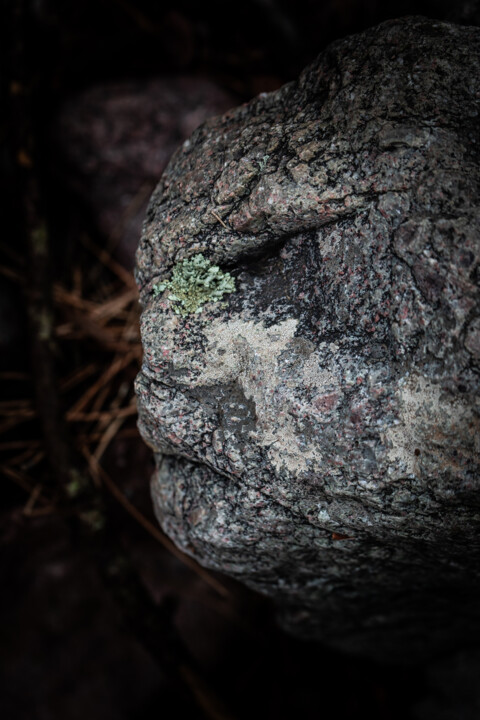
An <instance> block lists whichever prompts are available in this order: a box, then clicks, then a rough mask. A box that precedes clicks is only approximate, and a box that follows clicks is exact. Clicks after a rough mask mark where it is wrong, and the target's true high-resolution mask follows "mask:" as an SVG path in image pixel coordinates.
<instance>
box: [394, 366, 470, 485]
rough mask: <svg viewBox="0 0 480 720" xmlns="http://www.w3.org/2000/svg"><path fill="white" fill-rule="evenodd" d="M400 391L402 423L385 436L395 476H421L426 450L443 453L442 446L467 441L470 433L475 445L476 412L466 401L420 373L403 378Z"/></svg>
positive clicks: (399, 409)
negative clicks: (420, 458) (421, 460)
mask: <svg viewBox="0 0 480 720" xmlns="http://www.w3.org/2000/svg"><path fill="white" fill-rule="evenodd" d="M396 395H397V399H398V424H396V425H392V426H391V427H389V428H387V429H386V430H385V432H384V433H383V437H382V440H383V442H384V444H385V447H386V448H387V452H386V458H387V462H388V470H387V472H388V476H389V477H390V478H391V479H392V480H396V479H400V478H404V477H411V478H414V477H419V475H420V471H419V459H418V458H419V457H420V456H423V455H424V454H425V453H427V454H433V455H438V456H440V455H441V454H443V453H442V450H441V448H442V447H444V446H445V447H447V446H449V445H450V446H451V445H455V444H456V442H457V441H458V442H459V443H460V444H461V445H464V444H465V439H466V438H467V437H469V436H471V440H472V445H475V437H474V435H473V432H474V431H472V427H474V425H475V423H474V422H473V421H474V414H473V411H472V408H471V407H469V406H468V405H467V402H466V401H465V402H463V401H462V400H461V399H459V398H454V397H452V396H451V395H450V394H447V393H446V392H444V391H443V390H442V388H441V386H440V385H438V384H436V383H434V382H432V381H431V380H429V379H428V378H425V377H423V376H421V375H418V374H412V375H409V376H407V377H405V378H403V379H402V380H401V381H400V384H399V388H398V391H397V394H396ZM466 400H468V401H469V402H470V398H467V399H466ZM477 440H478V439H477ZM476 444H478V442H477V443H476ZM479 449H480V448H477V452H478V450H479Z"/></svg>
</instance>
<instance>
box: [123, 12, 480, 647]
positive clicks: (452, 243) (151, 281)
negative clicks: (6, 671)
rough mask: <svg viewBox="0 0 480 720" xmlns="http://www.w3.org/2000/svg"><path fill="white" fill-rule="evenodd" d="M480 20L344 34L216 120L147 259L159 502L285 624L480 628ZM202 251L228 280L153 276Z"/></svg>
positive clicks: (336, 635)
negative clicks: (175, 300) (161, 288)
mask: <svg viewBox="0 0 480 720" xmlns="http://www.w3.org/2000/svg"><path fill="white" fill-rule="evenodd" d="M479 108H480V30H478V29H476V28H473V27H457V26H454V25H447V24H443V23H440V22H436V21H432V20H425V19H422V18H409V19H402V20H397V21H392V22H388V23H385V24H382V25H380V26H379V27H376V28H373V29H371V30H368V31H367V32H365V33H362V34H360V35H356V36H354V37H350V38H347V39H345V40H342V41H340V42H337V43H335V44H334V45H332V46H330V47H329V48H328V49H327V50H326V51H325V52H324V53H322V54H321V55H320V56H319V57H318V59H317V60H316V61H315V62H314V63H313V64H312V65H311V66H310V67H308V68H307V69H306V70H305V71H304V72H303V73H302V75H301V77H300V78H299V80H298V81H296V82H293V83H290V84H288V85H286V86H285V87H283V88H282V89H280V90H279V91H277V92H275V93H272V94H265V95H261V96H260V97H258V98H256V99H255V100H253V101H252V102H250V103H249V104H247V105H244V106H241V107H239V108H237V109H235V110H233V111H230V112H228V113H227V114H225V115H223V116H222V117H219V118H215V119H213V120H210V121H207V123H206V124H204V125H203V126H202V127H201V128H200V129H198V130H197V131H196V132H195V133H194V134H193V135H192V137H191V138H190V139H189V140H187V141H186V142H185V144H184V145H183V147H182V148H181V149H180V150H179V151H178V152H177V153H176V154H175V156H174V157H173V159H172V161H171V162H170V164H169V166H168V168H167V170H166V171H165V173H164V175H163V176H162V179H161V181H160V183H159V185H158V187H157V189H156V190H155V192H154V194H153V196H152V199H151V202H150V207H149V210H148V213H147V218H146V221H145V224H144V231H143V237H142V241H141V244H140V247H139V250H138V253H137V279H138V283H139V287H140V290H141V299H142V303H143V308H144V311H143V318H142V337H143V344H144V349H145V357H144V365H143V368H142V371H141V373H140V374H139V376H138V379H137V385H136V388H137V396H138V404H139V412H140V421H139V425H140V430H141V432H142V435H143V436H144V438H145V440H146V442H147V443H148V444H149V445H150V446H151V447H152V448H153V449H154V451H155V456H156V461H157V471H156V473H155V475H154V478H153V484H152V492H153V499H154V503H155V507H156V512H157V515H158V518H159V521H160V523H161V525H162V527H163V528H164V530H165V531H166V532H167V533H168V534H169V535H170V536H171V537H172V538H173V539H174V540H175V542H176V543H177V544H178V545H179V546H180V547H181V548H182V549H183V550H185V552H187V553H189V554H191V555H193V556H194V557H195V558H197V559H198V560H199V561H200V562H201V563H202V564H204V565H206V566H207V567H210V568H215V569H218V570H221V571H223V572H225V573H228V574H230V575H232V576H234V577H235V578H237V579H239V580H241V581H242V582H244V583H246V584H247V585H249V586H250V587H253V588H255V589H257V590H259V591H260V592H262V593H266V594H268V595H270V596H272V597H273V598H274V599H275V600H276V602H277V605H278V608H279V615H280V617H281V619H282V622H283V623H284V625H285V627H287V628H288V629H289V630H291V631H292V632H295V633H297V634H299V635H303V636H305V637H314V638H317V639H321V640H323V641H325V642H328V643H331V644H332V645H334V646H336V647H339V648H343V649H345V650H348V651H352V652H360V653H367V654H370V655H372V656H375V657H382V658H387V659H391V660H399V661H403V660H408V659H412V660H417V659H418V658H419V657H420V656H422V655H428V654H429V653H433V652H435V651H436V650H438V649H445V648H449V647H451V646H453V645H455V644H458V643H460V644H461V642H462V641H463V640H462V639H463V638H465V637H468V638H469V639H471V638H472V637H473V636H474V635H475V633H477V635H478V633H479V630H480V617H479V606H480V592H479V591H480V578H479V574H480V572H479V569H480V563H479V560H480V552H479V549H480V541H479V533H478V531H479V525H480V493H479V489H480V479H479V442H480V433H479V411H480V397H479V389H480V388H479V360H480V302H479V301H480V294H479V285H478V278H479V270H478V263H479V257H480V203H479V197H480V193H479V190H480V188H479V185H480V183H479V181H480V164H479V150H480V147H479V136H480V132H479V130H480V125H479ZM200 252H201V253H203V254H204V255H205V257H207V258H209V259H210V260H211V261H212V262H215V263H218V264H219V266H220V267H221V268H222V270H225V271H228V272H230V273H231V274H232V275H233V276H234V278H235V282H236V288H237V289H236V291H235V292H234V293H232V294H230V295H228V296H225V302H224V303H208V304H207V305H205V306H204V309H203V311H202V312H200V313H198V314H195V315H191V316H187V317H182V316H179V315H178V314H175V313H174V312H173V309H172V305H171V302H170V301H169V300H168V298H167V295H166V294H165V293H163V294H162V293H159V294H158V295H157V296H155V295H154V292H153V289H154V286H155V284H156V283H159V282H161V281H165V280H167V279H168V278H169V277H170V276H171V273H172V269H173V267H174V266H175V264H176V263H177V262H178V261H180V260H182V259H183V258H188V257H191V256H193V255H195V254H198V253H200Z"/></svg>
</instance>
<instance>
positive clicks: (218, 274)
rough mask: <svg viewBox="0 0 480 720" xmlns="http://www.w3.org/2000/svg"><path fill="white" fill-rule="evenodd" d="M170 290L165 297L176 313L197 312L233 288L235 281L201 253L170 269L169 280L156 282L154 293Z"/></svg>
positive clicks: (232, 290) (158, 293) (183, 314)
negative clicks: (171, 270)
mask: <svg viewBox="0 0 480 720" xmlns="http://www.w3.org/2000/svg"><path fill="white" fill-rule="evenodd" d="M165 290H169V293H168V295H167V299H168V300H170V301H171V302H172V304H173V310H174V312H175V313H176V314H177V315H182V316H185V315H188V314H190V313H200V312H201V311H202V306H203V305H204V304H205V303H207V302H218V301H219V300H221V299H222V297H223V296H224V295H225V294H226V293H231V292H234V291H235V280H234V278H233V277H232V276H231V275H230V273H228V272H223V270H221V269H220V268H219V267H218V265H213V263H211V262H210V260H208V259H207V258H205V257H204V256H203V255H202V253H199V254H198V255H194V256H193V257H191V258H187V259H186V260H182V261H181V262H179V263H177V265H175V267H174V268H173V272H172V277H171V278H170V280H165V281H163V282H160V283H157V284H156V285H155V286H154V288H153V292H154V294H155V295H160V293H163V292H164V291H165Z"/></svg>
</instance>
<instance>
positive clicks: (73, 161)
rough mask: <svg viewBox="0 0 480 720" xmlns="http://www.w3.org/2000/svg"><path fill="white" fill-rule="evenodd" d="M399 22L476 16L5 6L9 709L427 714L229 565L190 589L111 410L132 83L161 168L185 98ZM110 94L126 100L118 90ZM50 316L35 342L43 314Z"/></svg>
mask: <svg viewBox="0 0 480 720" xmlns="http://www.w3.org/2000/svg"><path fill="white" fill-rule="evenodd" d="M466 5H468V3H467V4H466ZM466 5H465V7H466ZM471 5H472V7H473V5H475V4H474V3H473V4H472V3H471ZM462 13H463V14H462ZM406 14H423V15H427V16H430V17H436V18H440V19H445V18H454V19H456V20H460V21H461V20H465V19H466V20H468V19H469V18H470V20H471V21H472V22H473V20H474V15H475V8H473V10H472V11H471V14H470V16H469V15H468V12H467V11H465V12H464V6H462V5H461V4H458V3H452V2H449V0H442V1H436V2H435V1H434V0H431V1H430V2H428V1H423V2H410V1H408V0H404V1H400V0H394V1H393V2H390V3H385V2H381V1H380V0H328V1H327V0H326V1H324V2H322V1H321V0H317V1H316V2H315V1H314V0H296V1H295V2H290V1H288V0H283V1H281V0H245V1H244V2H241V3H240V2H230V3H226V2H221V1H220V0H217V1H212V0H205V1H204V2H201V3H200V2H194V1H193V0H191V1H188V0H177V1H176V2H154V1H153V0H142V1H140V0H137V1H135V0H131V1H129V0H95V1H94V0H83V2H72V1H71V0H35V1H34V0H31V1H27V0H18V1H17V2H14V1H13V0H12V1H11V2H6V1H5V0H4V2H3V6H2V15H3V21H2V31H1V32H2V48H1V50H2V69H3V70H4V72H3V73H2V99H3V102H2V106H3V108H5V112H4V113H2V119H1V125H0V130H1V137H2V157H1V164H2V185H1V188H0V192H1V194H2V203H1V205H2V208H1V212H2V217H1V227H2V233H1V241H0V253H1V254H0V271H1V274H0V387H1V396H0V454H1V455H0V470H1V471H2V486H1V487H2V500H3V502H2V504H1V505H2V509H1V511H0V547H1V560H0V571H1V576H0V578H1V595H0V613H1V614H0V617H1V624H0V663H1V665H2V672H1V676H0V712H1V716H2V718H5V720H17V719H19V720H56V719H57V718H58V719H60V718H62V720H76V719H77V718H78V719H80V718H82V720H83V719H84V718H88V719H89V720H97V719H98V720H100V719H101V720H109V719H110V718H112V719H115V720H127V719H133V718H135V719H136V720H149V719H150V718H153V717H160V716H164V717H173V716H174V715H175V717H177V716H181V717H189V718H197V717H198V718H204V717H206V718H228V717H230V718H238V719H241V718H247V717H248V718H270V717H272V718H273V717H275V718H291V717H299V718H306V719H308V718H323V717H335V718H337V719H340V718H346V719H347V718H358V717H360V716H365V717H368V718H370V719H371V720H375V719H377V718H378V719H379V720H380V719H382V720H387V719H389V720H392V719H394V718H402V719H407V718H410V717H412V718H413V717H414V714H413V713H414V708H415V707H426V706H427V705H428V704H429V703H430V704H432V703H433V705H435V702H436V701H435V693H437V695H438V687H437V689H435V687H434V683H433V685H432V683H431V671H430V666H426V665H422V666H418V665H417V664H416V663H415V658H412V665H411V666H408V667H396V666H388V665H387V664H385V665H382V666H380V665H378V664H376V663H373V662H371V661H369V660H366V659H361V658H360V659H358V658H350V657H346V656H343V655H340V654H338V653H336V652H334V651H332V650H331V649H329V648H326V647H323V646H321V645H319V644H317V643H305V642H300V641H297V640H295V639H293V638H289V637H287V636H286V635H284V634H283V633H282V632H281V631H280V630H279V629H278V628H277V627H276V625H275V622H274V617H273V612H272V608H271V607H270V605H269V603H268V602H266V601H265V600H264V599H262V598H260V597H257V596H255V595H253V594H251V593H249V592H247V591H245V590H244V589H242V588H240V587H238V586H236V585H235V584H234V583H232V582H230V581H229V580H227V579H225V578H213V577H212V576H208V577H209V578H210V580H209V581H207V582H206V581H205V578H204V576H203V575H202V574H201V571H200V570H199V569H198V568H190V567H187V566H186V565H185V564H184V562H182V560H181V559H179V558H178V557H176V556H174V554H173V553H172V552H171V549H170V548H169V547H167V546H165V545H162V542H161V541H160V540H159V533H158V530H156V525H155V520H154V518H153V516H152V511H151V507H150V499H149V490H148V479H149V475H150V474H151V471H152V461H151V457H150V452H149V450H148V448H146V447H145V446H144V445H143V443H142V441H141V440H140V439H139V437H138V435H137V432H136V429H135V417H134V413H133V412H132V413H130V414H129V409H130V408H131V407H132V402H133V400H132V382H133V379H134V377H135V374H136V372H137V369H138V363H139V362H140V359H141V350H140V346H139V339H138V307H137V305H136V301H135V299H134V298H132V297H131V294H132V292H134V291H133V290H132V285H131V283H130V282H129V272H130V270H131V266H132V262H133V260H132V242H133V244H135V238H136V237H137V236H136V233H137V231H138V222H139V220H138V222H137V220H136V215H135V213H136V214H137V215H140V214H141V211H142V207H143V206H142V203H144V202H145V201H146V197H145V198H143V197H140V202H139V204H138V203H137V205H138V206H136V207H135V208H134V210H132V211H131V212H130V210H129V208H130V209H131V207H132V205H134V204H135V202H136V198H137V195H136V193H137V190H138V189H140V190H141V189H142V188H143V191H144V190H145V187H146V189H147V195H148V192H149V191H150V189H151V186H153V185H152V183H153V182H154V180H155V179H156V177H157V175H155V173H156V172H157V171H156V170H155V169H154V170H152V168H149V170H148V172H147V170H145V167H144V165H143V164H142V163H141V162H137V159H138V157H139V155H141V153H142V152H144V148H145V145H146V146H147V147H148V146H149V143H150V144H152V143H154V142H157V141H158V137H159V133H160V130H159V129H158V127H157V126H155V127H150V126H149V123H148V117H146V116H145V111H142V107H143V108H144V109H145V107H146V106H147V104H148V103H147V95H148V92H149V90H148V87H149V86H148V82H150V81H154V82H157V80H158V79H159V78H160V79H161V80H160V82H161V83H166V84H165V85H160V86H159V87H157V91H156V92H157V93H159V97H158V101H157V99H155V103H157V102H158V103H159V104H161V103H162V93H164V102H165V107H166V108H168V112H167V110H166V111H165V116H164V118H163V120H162V122H163V125H162V127H161V133H163V135H162V138H163V137H164V140H162V142H164V145H163V146H162V147H163V150H162V151H160V150H159V151H158V152H159V155H158V174H159V172H160V170H161V167H162V166H163V165H164V162H165V161H166V159H167V157H168V155H169V154H170V153H171V152H172V151H173V150H174V148H175V147H176V145H178V144H179V143H180V142H181V141H182V140H183V139H184V137H185V136H186V134H188V132H189V131H190V130H191V129H193V127H190V124H192V123H193V125H194V124H195V123H194V120H195V117H196V116H195V117H194V118H193V120H192V118H191V116H192V113H193V114H195V112H197V109H198V108H201V112H200V111H199V115H198V118H200V119H202V118H203V117H204V116H206V115H208V114H209V113H211V112H214V110H215V108H216V111H217V112H219V111H220V110H221V109H226V107H228V105H229V104H231V105H237V104H240V103H242V102H246V101H248V100H249V99H250V98H252V97H254V96H255V95H256V94H258V93H260V92H264V91H270V90H274V89H276V88H278V87H280V86H281V85H282V84H283V83H285V82H287V81H289V80H291V79H294V78H295V77H296V76H297V75H298V73H299V72H300V71H301V69H302V68H303V67H304V66H305V65H307V64H308V63H309V62H311V61H312V60H313V59H314V58H315V56H316V55H317V54H318V53H319V52H321V50H322V49H323V48H325V47H326V46H327V45H328V43H330V42H331V41H333V40H335V39H338V38H341V37H344V36H345V35H348V34H351V33H354V32H358V31H361V30H362V29H365V28H367V27H370V26H372V25H375V24H377V23H379V22H381V21H383V20H385V19H388V18H393V17H399V16H402V15H406ZM205 82H206V83H207V84H206V85H203V84H202V83H205ZM92 88H93V89H94V95H91V92H92ZM127 96H128V97H127ZM119 97H123V98H125V97H127V100H126V101H125V102H123V104H122V103H120V104H118V105H116V104H115V102H116V100H117V99H118V98H119ZM106 99H108V100H109V103H110V104H109V103H106ZM122 113H123V114H125V116H128V121H127V120H126V121H125V123H123V115H122ZM142 113H143V114H142ZM202 113H203V115H202ZM107 115H108V122H109V123H110V125H108V127H107V130H109V132H107V135H106V139H105V141H103V140H102V139H101V138H102V137H103V136H102V135H101V132H100V130H101V131H102V132H103V130H104V124H105V119H106V118H107ZM187 117H188V118H190V120H188V122H186V120H185V118H187ZM132 118H133V119H132ZM102 123H103V124H102ZM122 123H123V124H122ZM189 123H190V124H189ZM99 128H100V130H99ZM119 128H120V130H121V132H120V130H119ZM117 130H118V132H119V135H118V138H117V139H115V137H113V136H114V135H115V132H117ZM99 133H100V134H99ZM161 133H160V134H161ZM97 136H98V137H97ZM99 137H100V140H99V139H98V138H99ZM112 153H113V154H112ZM162 153H163V154H162ZM112 158H113V159H112ZM132 168H135V171H134V170H133V169H132ZM142 173H143V174H144V175H142ZM153 175H155V177H153ZM132 188H133V189H132ZM144 194H145V193H144ZM137 199H138V198H137ZM105 208H107V209H108V213H107V212H106V210H105ZM139 208H140V209H139ZM117 209H118V215H119V218H120V221H119V223H118V224H117V225H115V223H114V222H113V221H112V219H111V217H112V215H113V216H115V213H116V212H117ZM125 209H126V210H127V213H126V214H125ZM129 213H130V214H129ZM132 218H133V220H132ZM130 220H132V223H133V224H131V225H129V224H128V223H129V222H130ZM112 223H113V224H112ZM135 223H137V224H135ZM39 228H40V230H41V233H43V235H42V237H43V236H45V237H44V238H43V239H44V241H45V242H44V246H45V245H46V248H47V249H46V250H45V247H43V246H42V247H43V250H42V249H41V251H40V252H39V246H38V243H37V244H35V238H37V240H38V232H39ZM132 237H133V241H132ZM128 293H130V295H128ZM123 299H124V301H123ZM112 301H115V302H114V305H113V309H111V310H109V308H111V307H112V306H111V305H109V303H111V302H112ZM115 303H117V304H116V305H115ZM46 310H48V312H49V313H50V314H51V318H52V327H53V330H52V332H51V334H50V335H49V337H48V338H47V341H46V340H45V338H44V337H43V335H42V333H41V332H40V331H39V327H40V326H39V322H38V316H39V315H42V312H43V311H46ZM109 313H110V314H109ZM99 318H100V320H99ZM102 318H103V319H102ZM105 318H106V319H105ZM126 353H127V356H128V358H127V359H128V362H127V361H126V362H125V363H123V365H122V358H125V354H126ZM128 353H130V355H131V357H130V355H128ZM115 363H117V365H115ZM112 366H113V369H112V371H111V373H110V377H109V379H108V381H105V379H104V373H105V370H106V369H108V368H112ZM102 377H103V380H102ZM85 397H87V400H85ZM82 403H83V405H82ZM79 407H81V408H83V410H84V411H85V412H86V413H87V414H85V413H84V415H83V416H82V415H81V412H80V411H78V408H79ZM75 408H77V415H76V416H75ZM119 410H124V411H125V415H124V420H122V421H121V423H118V422H117V424H116V425H115V422H116V420H117V418H118V417H119V416H118V412H119ZM87 411H88V412H87ZM79 412H80V414H79ZM88 413H90V415H88ZM94 413H97V415H96V416H95V417H93V415H94ZM102 413H103V415H102ZM97 416H98V417H97ZM122 417H123V416H122ZM72 418H73V419H72ZM75 418H76V419H75ZM117 425H118V427H117ZM109 428H112V431H111V433H110V435H108V433H109ZM64 430H65V436H64ZM106 433H107V435H108V437H107V436H106ZM105 438H107V439H105ZM102 442H103V443H104V447H103V446H102V447H103V451H102V452H101V453H100V451H99V443H100V444H101V443H102ZM64 451H65V452H66V454H64V455H62V453H64ZM95 453H97V457H98V456H99V461H98V462H96V461H95V457H94V459H93V460H92V455H93V456H95ZM67 456H68V457H67ZM72 468H73V469H75V470H78V472H79V473H80V474H81V475H82V478H83V479H82V480H81V481H79V482H78V484H79V487H80V486H81V487H80V490H78V487H77V485H75V483H76V482H77V480H75V478H74V476H73V475H72ZM122 498H123V500H122ZM135 509H136V510H137V511H140V512H141V513H142V515H141V516H139V515H138V512H137V513H136V512H135ZM215 581H218V582H220V583H221V589H220V592H219V591H218V589H215V587H213V585H214V584H215ZM125 588H126V589H127V590H128V592H127V591H126V590H125ZM406 591H408V589H406ZM429 678H430V679H429ZM455 692H456V691H455V690H454V691H453V693H454V694H455ZM467 694H468V693H467ZM432 698H433V700H432ZM438 702H439V703H441V705H442V707H443V708H445V704H448V703H449V702H450V703H453V707H454V703H455V699H453V700H452V699H451V698H450V699H448V693H447V694H446V695H445V696H444V698H443V699H441V700H438ZM432 712H433V714H432V717H434V716H435V713H436V712H437V711H435V710H433V711H432ZM453 712H454V715H451V716H449V717H458V718H460V719H461V718H462V717H464V715H462V712H463V711H462V710H461V709H459V710H458V712H457V713H456V714H455V710H453ZM422 717H427V715H422ZM428 717H430V716H428ZM445 717H446V716H445ZM465 717H467V715H465ZM472 717H473V716H472Z"/></svg>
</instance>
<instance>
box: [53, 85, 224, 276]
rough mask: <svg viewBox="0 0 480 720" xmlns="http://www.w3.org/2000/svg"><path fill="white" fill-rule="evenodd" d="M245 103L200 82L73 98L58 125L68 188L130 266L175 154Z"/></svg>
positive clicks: (111, 89) (105, 89)
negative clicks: (199, 130) (208, 123)
mask: <svg viewBox="0 0 480 720" xmlns="http://www.w3.org/2000/svg"><path fill="white" fill-rule="evenodd" d="M237 102H238V100H237V98H234V97H232V96H231V95H229V94H227V93H226V92H224V91H223V90H221V89H220V88H219V87H218V86H217V85H216V84H214V83H213V82H212V81H210V80H207V79H204V78H197V77H176V78H175V77H174V78H157V79H154V80H148V81H144V80H142V81H132V82H122V83H112V84H108V85H99V86H97V87H94V88H90V89H88V90H86V91H85V92H83V93H81V94H80V95H78V96H76V97H74V98H72V99H71V100H70V101H68V102H67V103H66V104H65V106H64V107H63V109H62V111H61V113H60V116H59V118H58V120H57V123H56V134H57V135H58V142H59V144H60V150H61V154H62V156H63V157H64V158H65V159H66V161H67V165H68V172H67V182H68V183H69V184H70V185H72V186H73V188H74V190H75V191H76V192H77V193H78V194H79V195H80V196H81V198H82V199H83V201H84V202H86V204H87V206H88V207H89V209H90V210H91V213H92V216H93V219H94V222H95V223H96V225H97V226H98V229H99V230H100V232H101V233H103V234H104V235H106V236H107V237H108V238H109V242H110V247H111V248H112V249H114V251H115V254H116V256H117V257H118V259H119V260H120V261H121V262H122V263H123V264H124V265H125V266H127V267H129V268H130V267H133V261H134V254H135V250H136V247H137V244H138V240H139V238H140V233H141V226H142V221H143V217H144V214H145V210H146V207H147V203H148V199H149V197H150V195H151V192H152V190H153V188H154V187H155V185H156V184H157V182H158V177H159V175H160V174H161V173H162V172H163V169H164V168H165V166H166V164H167V162H168V160H169V159H170V157H171V155H172V153H173V152H174V151H175V149H176V148H177V147H178V146H179V145H180V144H181V143H182V142H183V141H184V140H185V139H186V138H187V137H189V136H190V135H191V133H192V132H193V130H194V129H195V128H196V127H197V126H198V125H200V124H201V123H202V122H204V121H205V120H206V119H207V118H208V117H210V116H212V115H218V114H221V113H223V112H225V111H226V110H228V109H229V108H230V107H232V106H234V105H236V104H237Z"/></svg>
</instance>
